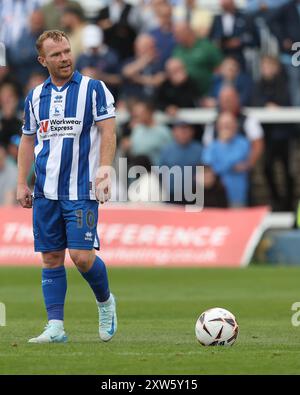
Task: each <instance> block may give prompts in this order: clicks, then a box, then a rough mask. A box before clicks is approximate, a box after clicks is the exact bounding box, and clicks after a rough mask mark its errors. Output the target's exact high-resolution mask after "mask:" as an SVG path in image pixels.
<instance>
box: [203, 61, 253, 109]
mask: <svg viewBox="0 0 300 395" xmlns="http://www.w3.org/2000/svg"><path fill="white" fill-rule="evenodd" d="M226 85H232V86H234V87H235V89H236V90H237V92H239V95H240V101H241V105H242V106H248V105H249V104H250V102H251V96H252V88H253V86H252V85H253V82H252V78H251V76H250V75H249V74H248V73H246V72H245V71H241V68H240V64H239V62H238V61H237V60H236V59H235V58H232V57H227V58H225V59H224V60H223V62H222V64H221V67H220V71H219V72H218V73H216V74H215V75H214V77H213V83H212V87H211V90H210V93H209V97H207V98H205V99H204V100H203V101H202V105H203V106H204V107H216V106H217V104H218V98H219V95H220V92H221V90H222V88H223V87H224V86H226Z"/></svg>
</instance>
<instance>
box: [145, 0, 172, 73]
mask: <svg viewBox="0 0 300 395" xmlns="http://www.w3.org/2000/svg"><path fill="white" fill-rule="evenodd" d="M157 17H158V21H159V26H158V27H157V28H155V29H153V30H150V31H149V33H150V34H151V36H152V37H153V38H154V40H155V46H156V48H157V51H158V56H159V58H160V61H161V62H162V64H163V65H164V64H165V63H166V61H167V60H168V59H169V58H170V57H171V55H172V52H173V50H174V48H175V45H176V41H175V37H174V34H173V21H172V7H171V6H170V5H169V4H163V5H161V6H160V7H159V11H158V15H157Z"/></svg>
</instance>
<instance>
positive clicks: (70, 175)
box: [23, 71, 115, 200]
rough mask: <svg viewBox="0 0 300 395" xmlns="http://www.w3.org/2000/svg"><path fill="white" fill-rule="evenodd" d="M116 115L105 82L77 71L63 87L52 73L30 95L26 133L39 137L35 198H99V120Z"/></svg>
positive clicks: (27, 101) (27, 99)
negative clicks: (56, 81)
mask: <svg viewBox="0 0 300 395" xmlns="http://www.w3.org/2000/svg"><path fill="white" fill-rule="evenodd" d="M112 117H115V108H114V98H113V96H112V94H111V93H110V92H109V90H108V89H107V87H106V86H105V84H104V83H103V82H102V81H97V80H93V79H91V78H89V77H85V76H82V75H81V74H80V73H79V72H78V71H75V72H74V74H73V77H72V79H71V80H70V81H69V82H67V83H66V84H65V85H64V86H63V87H61V88H60V89H59V88H57V87H56V86H55V85H53V83H52V82H51V79H50V77H49V78H48V79H47V80H46V81H45V82H44V83H43V84H41V85H39V86H37V87H36V88H34V89H33V90H32V91H31V92H30V93H29V95H28V96H27V98H26V102H25V119H24V126H23V133H24V134H25V135H33V134H36V138H35V149H34V154H35V173H36V182H35V187H34V196H35V197H46V198H47V199H53V200H79V199H88V200H95V199H96V197H95V191H94V189H95V184H94V182H95V178H96V170H97V167H98V166H99V161H100V144H101V138H100V133H99V131H98V128H97V126H96V124H95V122H98V121H101V120H104V119H107V118H112Z"/></svg>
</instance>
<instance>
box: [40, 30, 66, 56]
mask: <svg viewBox="0 0 300 395" xmlns="http://www.w3.org/2000/svg"><path fill="white" fill-rule="evenodd" d="M63 37H64V38H65V39H67V40H68V41H69V38H68V36H67V35H66V33H64V32H62V31H60V30H46V31H45V32H44V33H42V34H41V35H40V36H39V38H38V39H37V40H36V43H35V46H36V49H37V51H38V54H39V55H40V54H41V53H42V52H43V43H44V41H45V40H47V39H48V38H51V39H52V40H53V41H55V42H59V41H62V39H63Z"/></svg>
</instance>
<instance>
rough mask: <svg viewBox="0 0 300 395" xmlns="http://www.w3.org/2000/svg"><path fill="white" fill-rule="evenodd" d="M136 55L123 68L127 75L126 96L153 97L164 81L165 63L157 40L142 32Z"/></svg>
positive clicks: (125, 75)
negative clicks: (159, 54)
mask: <svg viewBox="0 0 300 395" xmlns="http://www.w3.org/2000/svg"><path fill="white" fill-rule="evenodd" d="M134 48H135V57H134V58H133V59H130V60H128V61H127V62H126V63H125V65H124V67H123V70H122V74H123V76H124V77H125V81H124V86H123V94H124V96H125V97H136V98H142V99H143V98H150V99H151V98H153V97H154V95H155V90H156V89H157V88H158V87H159V85H161V84H162V82H163V81H164V78H165V75H164V69H163V64H162V62H161V61H160V59H159V56H158V52H157V48H156V46H155V41H154V39H153V37H152V36H150V35H149V34H141V35H139V36H138V37H137V39H136V41H135V44H134Z"/></svg>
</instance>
